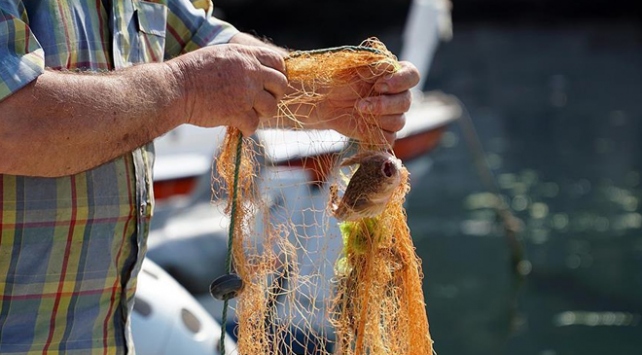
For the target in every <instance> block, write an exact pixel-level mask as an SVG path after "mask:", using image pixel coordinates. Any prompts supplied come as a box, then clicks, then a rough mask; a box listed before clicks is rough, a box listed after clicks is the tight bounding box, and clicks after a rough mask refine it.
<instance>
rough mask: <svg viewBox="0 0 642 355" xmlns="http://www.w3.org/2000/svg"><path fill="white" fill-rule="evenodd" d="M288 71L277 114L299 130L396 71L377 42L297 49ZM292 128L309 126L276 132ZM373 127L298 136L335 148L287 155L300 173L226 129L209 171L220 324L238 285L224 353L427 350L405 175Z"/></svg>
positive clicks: (368, 91)
mask: <svg viewBox="0 0 642 355" xmlns="http://www.w3.org/2000/svg"><path fill="white" fill-rule="evenodd" d="M286 67H287V74H288V79H289V81H290V83H291V85H292V86H293V87H295V88H296V89H297V90H295V92H294V93H293V94H290V95H288V96H286V97H285V98H284V99H283V100H282V102H281V105H280V113H279V118H280V120H281V122H282V123H283V125H284V126H287V127H292V126H293V124H292V122H294V126H300V127H301V128H306V121H305V115H306V114H309V113H310V112H312V110H313V109H314V107H315V106H316V105H319V104H321V103H322V102H323V100H324V99H325V98H326V97H327V96H328V95H332V94H333V91H334V90H346V89H353V88H356V89H354V90H358V95H360V96H362V97H367V96H371V95H373V91H372V88H371V85H369V86H368V85H360V83H363V82H368V80H369V79H370V78H368V76H371V77H373V78H374V77H375V76H377V75H382V72H394V71H395V70H398V69H399V68H400V66H399V63H398V62H397V60H396V58H395V56H394V55H392V53H390V52H389V51H388V50H387V49H386V48H385V46H384V45H383V44H382V43H381V42H379V41H378V40H376V39H370V40H368V41H366V42H364V43H363V44H362V45H360V46H346V47H337V48H331V49H325V50H313V51H304V52H293V53H291V54H290V56H289V57H288V58H287V59H286ZM292 108H295V109H294V110H293V109H292ZM356 112H358V111H356V110H355V114H357V113H356ZM361 118H362V119H364V120H368V119H369V118H368V117H361ZM286 120H289V121H290V122H287V124H286ZM295 132H296V134H297V137H301V135H302V134H303V135H306V134H307V133H306V132H307V131H305V130H295V131H290V132H288V131H286V132H285V133H284V134H288V133H295ZM378 132H379V131H378V130H375V129H373V130H372V132H370V133H371V134H370V135H368V134H366V135H365V136H366V137H367V139H363V140H362V141H360V142H356V141H347V140H346V139H343V138H337V135H322V134H318V133H310V134H309V136H304V137H307V141H305V140H301V142H299V143H301V144H299V146H304V147H307V146H308V145H309V143H310V142H313V143H319V144H320V145H325V146H326V147H327V146H331V147H333V146H334V147H339V148H337V149H335V150H332V149H330V151H331V153H327V150H326V152H325V153H323V154H316V155H315V154H302V153H301V152H299V151H291V152H289V153H291V154H292V155H297V154H298V155H299V156H301V157H302V158H301V165H302V166H305V167H307V168H308V170H306V173H305V174H304V175H301V174H299V175H297V171H298V172H300V171H302V170H301V169H299V170H295V169H293V168H291V167H287V166H282V165H281V166H280V165H278V164H276V163H274V159H267V158H265V157H263V156H262V154H265V155H267V153H266V152H267V150H268V148H266V147H262V142H261V139H258V140H254V139H252V138H250V137H242V136H241V134H240V132H239V131H238V130H236V129H232V128H230V129H228V132H227V135H226V138H225V142H224V144H223V146H222V148H221V152H220V154H219V155H218V157H217V158H216V161H215V165H216V169H217V173H216V174H213V177H214V180H215V181H214V184H215V185H216V186H217V188H216V189H213V191H214V195H215V196H214V198H215V199H217V200H226V201H227V205H226V213H227V214H228V215H229V216H230V234H229V239H230V240H229V242H230V244H229V248H230V251H229V258H228V262H227V266H228V271H229V275H227V276H225V277H223V278H222V279H221V280H220V283H219V284H218V286H217V287H218V288H217V291H216V292H218V293H220V294H219V295H218V296H219V297H218V298H220V299H223V300H224V301H225V303H226V307H225V308H224V311H223V312H224V317H223V319H224V322H225V321H226V320H227V314H226V312H227V303H228V301H230V300H229V299H230V298H231V297H233V296H235V295H236V294H237V293H238V297H236V298H235V299H234V305H233V308H234V310H233V311H234V314H235V318H236V322H238V324H237V327H236V329H235V335H236V336H237V346H238V349H236V350H235V349H227V350H223V351H224V352H225V351H227V353H235V352H238V353H239V354H265V355H267V354H274V355H276V354H322V355H323V354H346V355H347V354H363V355H366V354H369V355H375V354H432V353H433V351H432V340H431V337H430V334H429V330H428V319H427V315H426V308H425V302H424V296H423V291H422V287H421V280H422V277H423V274H422V270H421V265H420V260H419V258H418V257H417V255H416V253H415V249H414V246H413V243H412V239H411V235H410V230H409V228H408V225H407V219H406V213H405V210H404V207H403V203H404V200H405V197H406V195H407V193H408V191H409V189H410V187H409V186H410V185H409V182H408V178H409V173H408V171H407V169H406V168H405V167H404V166H403V164H402V162H401V161H400V160H399V159H397V158H396V157H395V156H394V153H393V152H392V150H391V149H390V147H389V146H388V145H387V144H386V143H385V140H384V139H383V137H380V136H377V135H378V134H379V135H380V133H378ZM366 133H367V132H366ZM296 139H301V138H296ZM293 140H295V139H294V138H290V139H288V138H285V139H282V142H283V143H282V144H283V145H282V146H281V147H277V148H281V150H288V149H293V150H294V148H291V146H292V143H296V142H293ZM333 140H334V141H333ZM276 144H277V145H278V144H279V143H276ZM273 148H274V147H272V149H273ZM286 153H287V152H286ZM308 153H309V152H308ZM305 156H308V157H309V158H305ZM275 176H280V177H281V178H279V179H276V178H274V177H275ZM277 181H278V183H276V182H277ZM230 275H231V276H230ZM237 279H238V282H239V283H238V284H237V283H235V282H237V281H236V280H237ZM241 281H242V282H241ZM221 290H224V291H221ZM226 292H229V293H226ZM230 302H231V301H230Z"/></svg>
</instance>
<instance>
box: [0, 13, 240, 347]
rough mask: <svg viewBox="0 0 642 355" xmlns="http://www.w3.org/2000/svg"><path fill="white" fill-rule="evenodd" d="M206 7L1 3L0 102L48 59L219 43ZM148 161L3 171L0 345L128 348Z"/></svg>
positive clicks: (111, 59)
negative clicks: (68, 170)
mask: <svg viewBox="0 0 642 355" xmlns="http://www.w3.org/2000/svg"><path fill="white" fill-rule="evenodd" d="M211 10H212V6H211V2H210V1H208V0H205V1H203V0H196V1H191V2H190V1H188V0H175V1H173V0H166V1H137V0H128V1H109V0H102V1H101V0H92V1H90V0H59V1H53V0H29V1H19V0H0V100H2V99H4V98H6V97H7V96H9V95H11V94H12V93H14V92H16V91H17V90H19V89H20V88H22V87H24V86H25V85H27V84H28V83H30V82H31V81H33V80H35V79H36V78H37V77H38V75H40V74H42V73H43V72H44V70H45V67H49V68H53V69H81V70H89V71H98V70H113V69H118V68H122V67H126V66H129V65H132V64H133V63H139V62H151V61H161V60H163V59H167V58H171V57H174V56H176V55H179V54H181V53H183V52H185V51H189V50H193V49H196V48H200V47H203V46H206V45H211V44H216V43H225V42H228V41H229V39H230V38H231V37H232V36H233V35H234V34H236V33H237V31H236V29H234V28H233V27H232V26H230V25H229V24H227V23H225V22H221V21H219V20H217V19H215V18H213V17H211ZM43 119H46V118H43ZM0 154H1V153H0ZM0 159H2V157H1V155H0ZM152 160H153V157H152V154H151V149H150V147H146V148H143V149H137V150H136V151H134V152H132V154H127V155H125V156H123V157H120V158H118V159H115V160H114V161H112V162H110V163H107V164H104V165H102V166H99V167H97V168H95V169H92V170H89V171H86V172H83V173H80V174H77V175H74V176H66V177H61V178H38V177H25V176H11V175H0V211H1V212H0V354H58V353H64V354H94V353H95V354H124V353H130V354H131V353H133V352H134V350H133V346H132V344H131V335H130V330H129V314H130V312H131V309H132V306H133V298H134V292H135V289H136V276H137V274H138V272H139V270H140V266H141V263H142V259H143V258H144V253H145V238H146V235H147V230H148V225H149V223H148V222H149V218H150V217H151V210H152V202H153V196H152V192H151V191H152V190H151V164H152Z"/></svg>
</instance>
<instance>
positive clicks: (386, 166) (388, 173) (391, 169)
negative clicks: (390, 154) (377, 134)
mask: <svg viewBox="0 0 642 355" xmlns="http://www.w3.org/2000/svg"><path fill="white" fill-rule="evenodd" d="M381 172H382V173H383V176H385V177H388V178H389V177H392V176H393V175H394V174H395V172H396V168H395V165H394V164H393V163H392V162H391V161H389V160H386V161H385V162H383V165H382V166H381Z"/></svg>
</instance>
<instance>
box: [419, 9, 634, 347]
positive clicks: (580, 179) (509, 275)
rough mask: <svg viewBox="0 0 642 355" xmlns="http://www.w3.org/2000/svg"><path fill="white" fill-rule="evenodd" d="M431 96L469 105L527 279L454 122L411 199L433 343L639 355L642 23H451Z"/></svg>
mask: <svg viewBox="0 0 642 355" xmlns="http://www.w3.org/2000/svg"><path fill="white" fill-rule="evenodd" d="M426 90H441V91H444V92H446V93H449V94H454V95H456V96H457V97H458V98H459V99H460V100H462V101H463V102H464V103H465V105H466V106H467V108H468V110H469V111H470V113H471V116H472V118H473V122H474V124H475V126H476V128H477V131H478V133H479V137H480V139H481V141H482V143H483V145H484V148H485V150H486V157H487V161H488V163H489V165H490V167H491V168H492V171H493V172H494V174H495V176H496V177H497V183H498V185H499V187H500V190H501V193H502V196H503V198H504V200H505V201H506V203H507V204H508V205H509V206H510V207H511V208H512V210H513V211H514V213H515V215H516V216H517V217H518V218H519V219H520V220H521V222H522V230H521V232H520V233H519V237H520V240H521V241H522V243H523V246H524V250H525V258H526V260H527V262H524V263H522V270H523V271H525V272H529V273H528V274H527V275H526V276H525V277H524V279H523V281H519V279H518V278H516V276H515V275H516V274H515V273H514V272H513V269H512V268H511V263H510V250H509V247H508V244H507V242H506V238H505V236H504V233H503V231H502V229H501V228H500V227H499V226H498V224H497V223H496V219H495V214H494V212H493V209H492V208H491V207H492V204H493V201H494V200H493V196H492V195H489V194H487V193H486V192H487V191H488V189H487V188H486V186H484V184H482V182H481V180H480V179H479V175H478V174H477V171H476V170H475V167H474V165H473V161H472V158H471V154H470V151H469V149H468V146H467V144H466V141H465V139H464V136H463V135H462V130H461V127H460V126H458V125H457V124H454V125H452V126H451V127H450V129H449V131H448V133H446V135H445V136H444V139H443V141H442V145H441V146H440V147H439V148H438V149H437V150H436V151H434V152H432V153H431V155H432V159H433V160H434V164H433V167H432V170H431V172H430V174H428V175H427V176H426V177H425V178H423V179H424V181H422V182H421V184H418V183H416V181H415V182H414V183H413V186H414V188H413V191H411V194H410V196H409V199H408V206H407V207H408V213H409V225H410V227H411V229H412V232H413V237H414V238H415V243H416V247H417V251H418V253H419V255H420V256H421V257H422V259H423V270H424V273H425V280H424V281H425V282H424V283H425V293H426V301H427V307H428V311H429V318H430V325H431V333H432V335H433V338H434V339H435V342H436V343H435V346H436V350H437V352H438V353H439V354H440V355H444V354H457V355H466V354H471V355H472V354H475V355H479V354H481V355H483V354H511V355H512V354H519V355H531V354H532V355H571V354H578V355H579V354H582V355H591V354H596V355H597V354H627V355H628V354H642V232H641V230H642V30H641V28H640V25H639V24H638V23H635V22H627V21H621V22H619V23H615V22H609V23H600V22H581V23H561V24H560V23H557V24H542V23H538V24H530V25H528V24H526V25H525V24H521V25H513V24H502V25H498V24H484V23H476V24H466V25H460V26H456V27H455V37H454V39H453V41H452V42H450V43H448V44H445V45H442V46H441V48H440V49H439V51H438V53H437V55H436V58H435V62H434V65H433V68H432V71H431V73H430V76H429V79H428V84H427V87H426Z"/></svg>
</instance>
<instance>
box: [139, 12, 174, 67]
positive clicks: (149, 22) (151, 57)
mask: <svg viewBox="0 0 642 355" xmlns="http://www.w3.org/2000/svg"><path fill="white" fill-rule="evenodd" d="M136 19H137V21H136V23H137V25H138V39H139V41H138V42H139V49H138V50H139V58H138V59H139V61H140V62H145V63H149V62H161V61H163V55H164V53H165V32H166V29H165V28H166V24H167V6H165V5H163V4H155V3H151V2H147V1H139V2H137V3H136Z"/></svg>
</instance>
